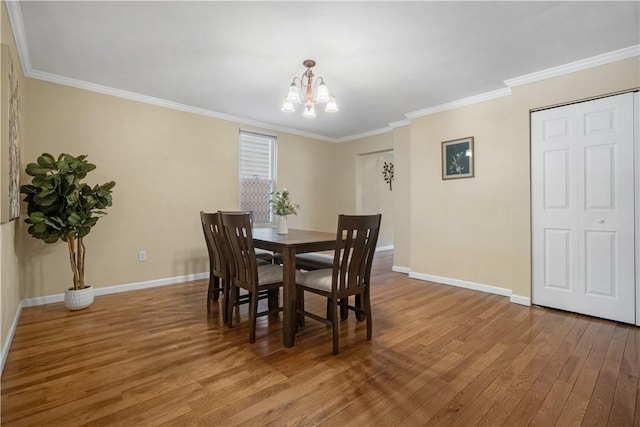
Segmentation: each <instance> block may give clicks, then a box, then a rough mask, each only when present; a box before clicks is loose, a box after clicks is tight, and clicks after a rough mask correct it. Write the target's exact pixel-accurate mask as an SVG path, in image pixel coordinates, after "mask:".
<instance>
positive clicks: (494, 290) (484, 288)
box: [409, 272, 511, 297]
mask: <svg viewBox="0 0 640 427" xmlns="http://www.w3.org/2000/svg"><path fill="white" fill-rule="evenodd" d="M409 277H411V278H412V279H419V280H426V281H429V282H436V283H441V284H443V285H450V286H457V287H459V288H465V289H471V290H474V291H481V292H487V293H489V294H496V295H502V296H505V297H510V296H511V289H507V288H499V287H497V286H491V285H484V284H482V283H475V282H468V281H466V280H459V279H450V278H448V277H441V276H434V275H432V274H423V273H415V272H410V273H409Z"/></svg>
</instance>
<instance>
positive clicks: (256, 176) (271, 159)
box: [239, 131, 276, 224]
mask: <svg viewBox="0 0 640 427" xmlns="http://www.w3.org/2000/svg"><path fill="white" fill-rule="evenodd" d="M275 144H276V138H275V137H274V136H270V135H261V134H257V133H253V132H246V131H240V167H239V173H240V209H242V210H247V211H252V212H253V221H254V223H256V224H269V223H271V222H272V218H273V217H272V214H271V206H270V205H269V197H270V195H271V192H272V191H273V188H274V181H275Z"/></svg>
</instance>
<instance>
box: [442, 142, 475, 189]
mask: <svg viewBox="0 0 640 427" xmlns="http://www.w3.org/2000/svg"><path fill="white" fill-rule="evenodd" d="M473 154H474V153H473V137H472V136H468V137H466V138H461V139H454V140H452V141H444V142H443V143H442V179H456V178H472V177H473V173H474V171H473Z"/></svg>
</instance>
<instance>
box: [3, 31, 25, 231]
mask: <svg viewBox="0 0 640 427" xmlns="http://www.w3.org/2000/svg"><path fill="white" fill-rule="evenodd" d="M0 47H1V54H2V64H1V65H0V85H1V87H0V150H2V156H0V158H1V159H2V164H1V165H0V166H1V167H0V172H1V174H0V222H2V223H6V222H9V221H11V220H13V219H16V218H18V217H19V216H20V147H19V143H20V141H19V135H20V88H19V86H18V74H17V72H16V69H15V67H14V63H13V57H12V56H11V51H10V50H9V46H7V45H6V44H2V45H1V46H0Z"/></svg>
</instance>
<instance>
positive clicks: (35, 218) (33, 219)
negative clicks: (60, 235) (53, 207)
mask: <svg viewBox="0 0 640 427" xmlns="http://www.w3.org/2000/svg"><path fill="white" fill-rule="evenodd" d="M45 220H46V217H45V215H44V214H43V213H42V212H33V213H32V214H31V215H29V221H30V222H29V223H30V224H38V223H40V222H44V221H45Z"/></svg>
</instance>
